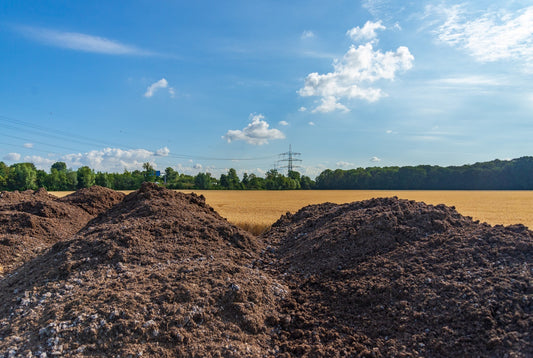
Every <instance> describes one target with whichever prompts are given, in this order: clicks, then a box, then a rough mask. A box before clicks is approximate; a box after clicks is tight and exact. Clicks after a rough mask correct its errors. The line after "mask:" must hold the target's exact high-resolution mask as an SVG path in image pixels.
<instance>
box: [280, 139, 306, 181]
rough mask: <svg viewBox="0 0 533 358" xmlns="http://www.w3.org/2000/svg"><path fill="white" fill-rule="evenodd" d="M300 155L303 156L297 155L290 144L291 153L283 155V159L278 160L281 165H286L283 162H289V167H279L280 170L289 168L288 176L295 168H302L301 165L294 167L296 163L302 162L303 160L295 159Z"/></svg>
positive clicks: (281, 155)
mask: <svg viewBox="0 0 533 358" xmlns="http://www.w3.org/2000/svg"><path fill="white" fill-rule="evenodd" d="M298 155H302V153H296V152H293V151H292V146H291V145H290V144H289V151H288V152H285V153H281V154H280V157H282V159H280V160H278V162H281V164H284V163H283V162H287V165H278V168H280V169H284V168H287V176H288V175H289V174H290V173H291V172H292V171H293V170H294V168H300V166H299V165H294V162H301V161H302V160H301V159H296V158H295V157H296V156H298Z"/></svg>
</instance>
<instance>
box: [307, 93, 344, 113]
mask: <svg viewBox="0 0 533 358" xmlns="http://www.w3.org/2000/svg"><path fill="white" fill-rule="evenodd" d="M321 102H322V103H320V105H319V106H318V107H316V108H315V109H313V110H312V111H311V112H312V113H316V112H322V113H327V112H333V111H335V110H337V109H338V110H340V111H343V112H349V111H350V110H349V109H348V108H347V107H346V106H345V105H343V104H341V103H339V102H337V98H335V96H327V97H322V99H321Z"/></svg>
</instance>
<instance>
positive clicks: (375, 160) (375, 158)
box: [370, 157, 381, 163]
mask: <svg viewBox="0 0 533 358" xmlns="http://www.w3.org/2000/svg"><path fill="white" fill-rule="evenodd" d="M370 161H371V162H373V163H377V162H381V159H380V158H378V157H372V158H370Z"/></svg>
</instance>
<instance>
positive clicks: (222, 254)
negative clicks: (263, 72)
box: [0, 184, 287, 357]
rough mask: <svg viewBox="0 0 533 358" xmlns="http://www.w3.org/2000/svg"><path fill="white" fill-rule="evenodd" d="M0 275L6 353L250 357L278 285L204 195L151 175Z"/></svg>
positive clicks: (265, 347)
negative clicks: (64, 237)
mask: <svg viewBox="0 0 533 358" xmlns="http://www.w3.org/2000/svg"><path fill="white" fill-rule="evenodd" d="M78 236H79V238H77V239H73V240H70V241H63V242H60V243H57V244H56V245H54V246H53V247H52V249H51V250H50V251H49V252H48V253H46V254H45V255H42V256H40V257H38V258H36V259H34V260H33V261H31V262H29V263H27V264H26V265H24V266H23V267H21V268H19V269H18V270H17V271H15V272H14V273H13V274H12V275H10V276H8V277H6V278H5V279H4V280H3V281H0V292H1V293H0V302H2V303H1V304H0V317H1V319H0V337H1V338H2V340H1V341H0V350H4V351H5V352H13V354H16V355H28V354H29V353H30V352H31V354H34V355H35V354H42V353H47V354H48V355H50V354H52V355H54V354H56V355H63V356H76V355H94V356H117V355H120V356H123V357H126V356H140V355H142V354H145V355H148V356H158V357H159V356H198V357H200V356H226V357H231V356H235V357H242V356H261V355H264V354H268V352H272V354H274V351H273V350H272V349H271V336H270V330H271V329H272V328H273V327H269V324H270V322H276V321H278V320H279V319H278V313H277V312H278V308H277V307H278V304H277V302H278V301H279V300H280V299H281V298H283V296H284V295H285V293H286V292H287V289H286V287H284V286H283V285H282V284H281V283H279V282H277V281H276V280H274V279H272V278H271V277H270V276H269V275H268V274H267V273H265V272H262V271H259V270H258V269H257V268H253V267H252V261H253V260H255V259H256V258H257V255H258V252H259V251H260V250H261V249H262V244H261V243H260V242H258V241H257V239H256V238H255V237H252V236H251V235H250V234H248V233H247V232H244V231H242V230H240V229H238V228H237V227H234V226H232V225H231V224H229V223H228V222H227V221H226V220H225V219H223V218H222V217H220V216H219V215H218V214H217V213H215V212H214V211H213V209H212V208H210V207H209V206H207V205H206V204H205V200H204V198H203V197H198V196H196V195H194V194H191V195H185V194H182V193H176V192H172V191H169V190H166V189H162V188H159V187H157V186H155V185H152V184H145V185H143V187H142V188H141V189H140V190H139V191H137V192H134V193H132V194H130V195H128V196H127V197H126V198H125V199H124V200H123V201H122V202H121V203H119V204H117V205H116V206H114V207H113V208H111V209H110V210H108V211H107V212H105V213H103V214H101V215H100V216H98V217H97V218H95V219H94V220H92V221H91V222H89V223H88V224H87V226H86V227H85V228H84V229H83V230H81V231H80V232H79V233H78Z"/></svg>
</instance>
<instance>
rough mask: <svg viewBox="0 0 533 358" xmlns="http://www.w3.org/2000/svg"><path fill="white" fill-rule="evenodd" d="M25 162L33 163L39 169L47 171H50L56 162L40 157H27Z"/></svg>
mask: <svg viewBox="0 0 533 358" xmlns="http://www.w3.org/2000/svg"><path fill="white" fill-rule="evenodd" d="M24 162H26V163H33V164H34V165H35V167H36V168H37V169H43V170H47V169H50V166H51V165H52V164H54V163H55V162H56V161H55V160H52V159H48V158H43V157H41V156H38V155H27V156H25V157H24Z"/></svg>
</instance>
